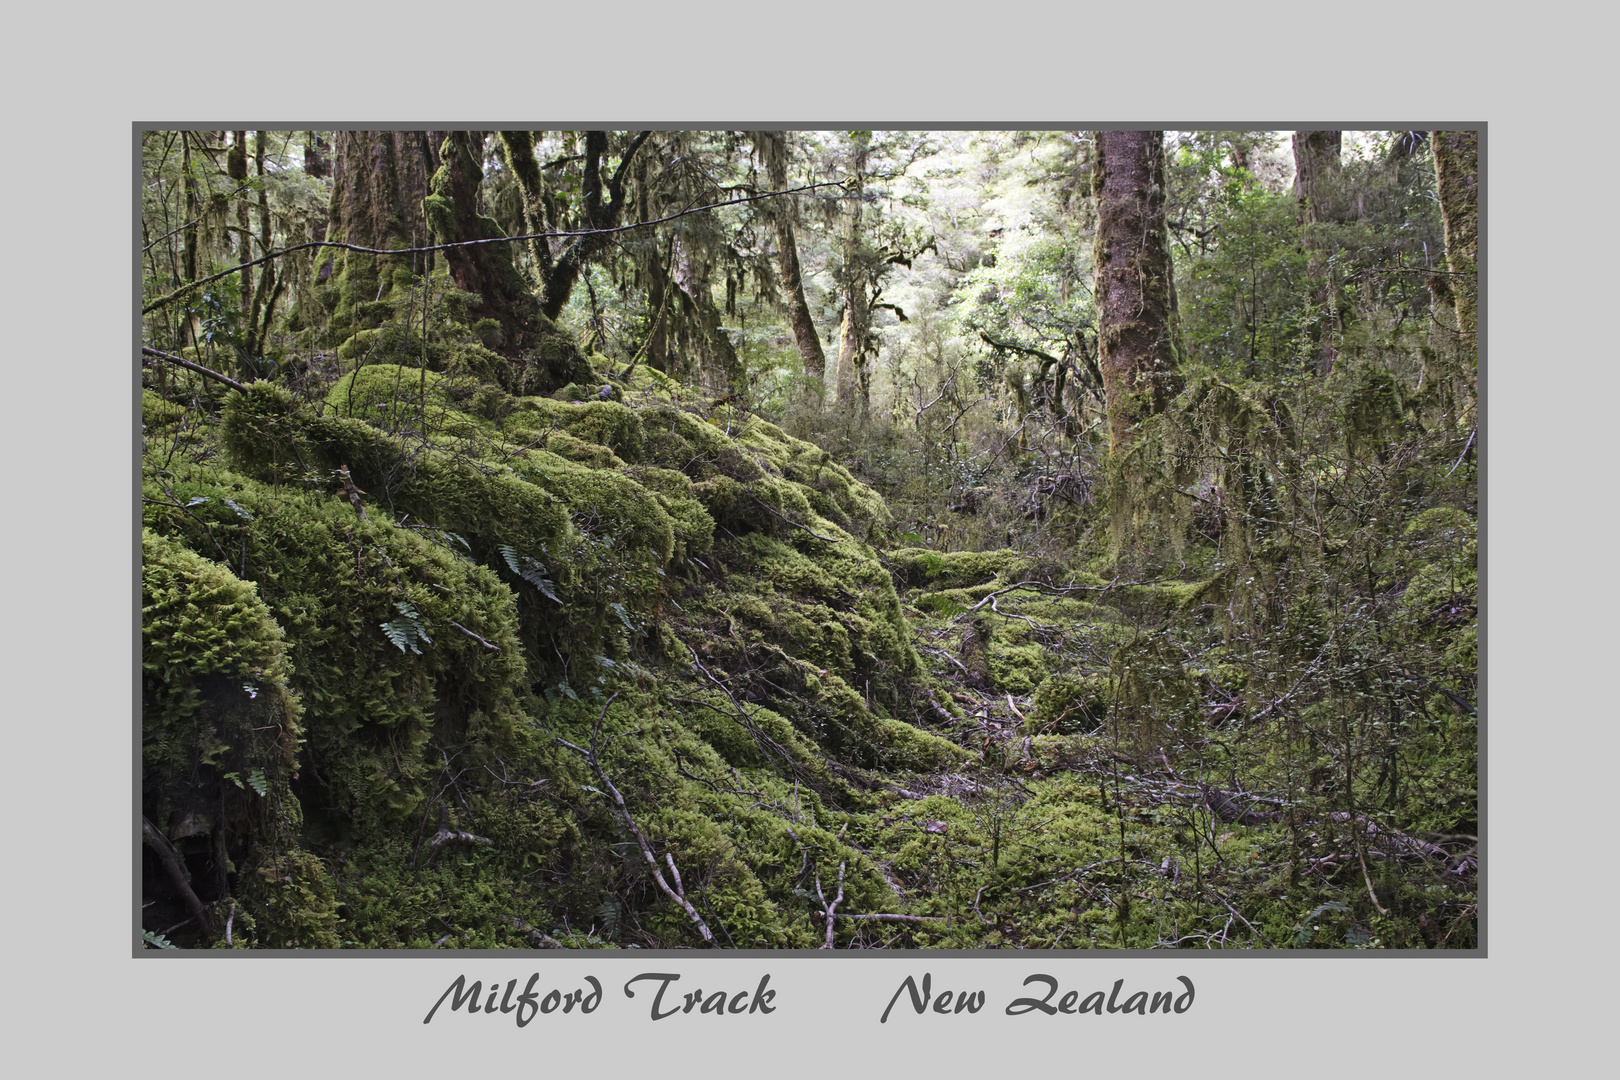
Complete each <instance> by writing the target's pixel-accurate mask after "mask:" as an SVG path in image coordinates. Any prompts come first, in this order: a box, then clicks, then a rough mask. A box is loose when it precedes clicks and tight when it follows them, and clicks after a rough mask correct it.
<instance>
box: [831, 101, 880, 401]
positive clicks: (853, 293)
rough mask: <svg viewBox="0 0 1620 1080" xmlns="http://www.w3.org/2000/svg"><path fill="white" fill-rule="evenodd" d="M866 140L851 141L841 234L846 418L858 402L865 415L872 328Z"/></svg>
mask: <svg viewBox="0 0 1620 1080" xmlns="http://www.w3.org/2000/svg"><path fill="white" fill-rule="evenodd" d="M868 149H869V146H868V138H867V134H866V133H865V132H857V133H856V134H855V136H854V137H853V138H852V140H851V148H850V157H851V160H850V178H851V185H850V190H851V194H852V195H853V197H854V204H853V206H852V208H851V210H850V214H849V221H848V225H847V228H846V230H845V233H844V265H843V268H842V270H841V271H840V276H841V277H842V278H843V281H842V283H841V284H842V291H843V301H844V319H843V324H842V325H841V326H840V327H839V331H838V408H839V409H840V411H842V412H844V413H845V414H846V415H848V414H850V413H852V412H853V411H854V410H855V408H856V404H857V402H859V403H860V404H861V405H862V410H861V411H862V412H863V414H864V412H865V408H864V406H865V403H866V391H867V379H866V338H867V334H868V332H869V331H870V329H871V325H872V310H871V307H870V301H869V298H868V296H867V276H868V275H867V273H866V267H865V258H864V257H863V251H862V247H863V240H864V237H863V236H862V233H861V216H862V208H863V207H864V205H865V197H866V158H867V152H868Z"/></svg>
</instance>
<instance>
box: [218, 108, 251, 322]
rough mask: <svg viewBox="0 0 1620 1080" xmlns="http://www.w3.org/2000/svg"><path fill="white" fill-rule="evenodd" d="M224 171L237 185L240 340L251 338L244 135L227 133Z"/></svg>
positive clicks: (249, 234) (247, 204)
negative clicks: (229, 138)
mask: <svg viewBox="0 0 1620 1080" xmlns="http://www.w3.org/2000/svg"><path fill="white" fill-rule="evenodd" d="M225 171H226V174H227V175H228V176H230V178H231V180H233V181H234V182H235V183H237V184H238V185H240V186H241V190H240V191H238V192H237V200H236V262H237V264H238V265H239V266H241V268H242V282H241V284H242V288H241V293H240V295H239V296H238V297H237V302H238V305H239V307H240V308H241V314H242V324H241V325H242V334H243V335H244V340H250V339H251V338H252V336H253V267H252V266H251V265H250V264H251V263H252V262H253V229H252V226H251V225H250V224H249V203H250V201H251V200H250V197H249V195H248V191H247V186H246V183H245V181H246V180H247V176H248V168H247V132H245V131H233V132H231V149H230V153H228V154H227V155H226V156H225Z"/></svg>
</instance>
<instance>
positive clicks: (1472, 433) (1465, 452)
mask: <svg viewBox="0 0 1620 1080" xmlns="http://www.w3.org/2000/svg"><path fill="white" fill-rule="evenodd" d="M1477 434H1479V429H1478V428H1475V429H1474V430H1473V431H1470V432H1469V433H1468V442H1467V444H1466V445H1465V446H1463V452H1462V453H1460V454H1458V455H1457V465H1461V464H1462V463H1463V458H1465V457H1467V456H1468V447H1470V446H1473V445H1474V436H1475V435H1477ZM1457 465H1453V466H1452V467H1451V471H1450V472H1448V473H1446V475H1447V476H1450V475H1451V473H1454V472H1456V471H1457Z"/></svg>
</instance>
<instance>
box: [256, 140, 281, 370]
mask: <svg viewBox="0 0 1620 1080" xmlns="http://www.w3.org/2000/svg"><path fill="white" fill-rule="evenodd" d="M264 156H265V133H264V132H262V131H257V132H254V140H253V162H254V168H255V172H256V175H257V176H258V178H259V251H260V254H268V253H269V251H270V241H271V234H270V195H269V192H267V191H266V190H265V180H264ZM284 284H285V277H284V276H283V275H280V274H278V273H277V271H276V264H275V263H273V262H270V263H266V264H265V265H264V269H263V270H262V271H261V273H260V277H259V287H258V289H257V290H256V291H255V292H254V294H253V310H252V313H251V315H250V317H249V319H248V351H249V352H250V353H253V354H255V355H260V354H262V353H263V352H264V341H265V337H266V336H267V334H268V333H269V330H270V319H271V317H272V316H273V315H274V313H275V307H276V298H277V297H278V296H280V295H281V290H282V288H283V287H284Z"/></svg>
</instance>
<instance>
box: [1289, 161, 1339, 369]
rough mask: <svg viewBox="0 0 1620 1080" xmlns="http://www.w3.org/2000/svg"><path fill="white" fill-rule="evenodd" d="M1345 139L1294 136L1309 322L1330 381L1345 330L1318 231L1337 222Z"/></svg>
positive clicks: (1319, 361) (1313, 342) (1319, 360)
mask: <svg viewBox="0 0 1620 1080" xmlns="http://www.w3.org/2000/svg"><path fill="white" fill-rule="evenodd" d="M1342 145H1343V133H1342V132H1338V131H1296V132H1294V202H1295V204H1296V205H1297V206H1298V208H1299V212H1298V221H1299V223H1300V226H1301V228H1302V229H1303V230H1304V233H1305V247H1306V251H1307V252H1308V255H1307V260H1306V264H1305V273H1306V276H1307V277H1309V278H1310V282H1311V310H1312V311H1313V312H1314V314H1315V317H1314V318H1313V319H1312V320H1311V324H1310V328H1309V333H1310V338H1311V351H1312V353H1313V359H1314V361H1315V364H1316V373H1317V374H1318V375H1320V376H1323V377H1326V376H1327V375H1328V373H1330V372H1331V371H1332V370H1333V365H1334V364H1335V363H1336V362H1337V361H1338V358H1339V350H1338V344H1337V342H1336V341H1335V339H1334V330H1335V329H1339V330H1342V329H1343V327H1342V325H1340V324H1341V319H1340V313H1339V310H1338V303H1337V295H1336V294H1337V290H1336V289H1335V288H1334V286H1333V281H1332V273H1331V270H1330V268H1329V266H1328V252H1327V250H1326V248H1325V246H1324V245H1323V244H1322V243H1321V240H1320V238H1319V237H1318V236H1317V235H1316V231H1317V230H1316V226H1317V225H1319V224H1321V223H1323V222H1329V221H1336V220H1338V219H1339V216H1340V215H1339V212H1338V209H1337V199H1336V197H1335V193H1334V190H1333V189H1334V182H1335V180H1336V179H1337V177H1338V174H1339V166H1340V152H1341V147H1342Z"/></svg>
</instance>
